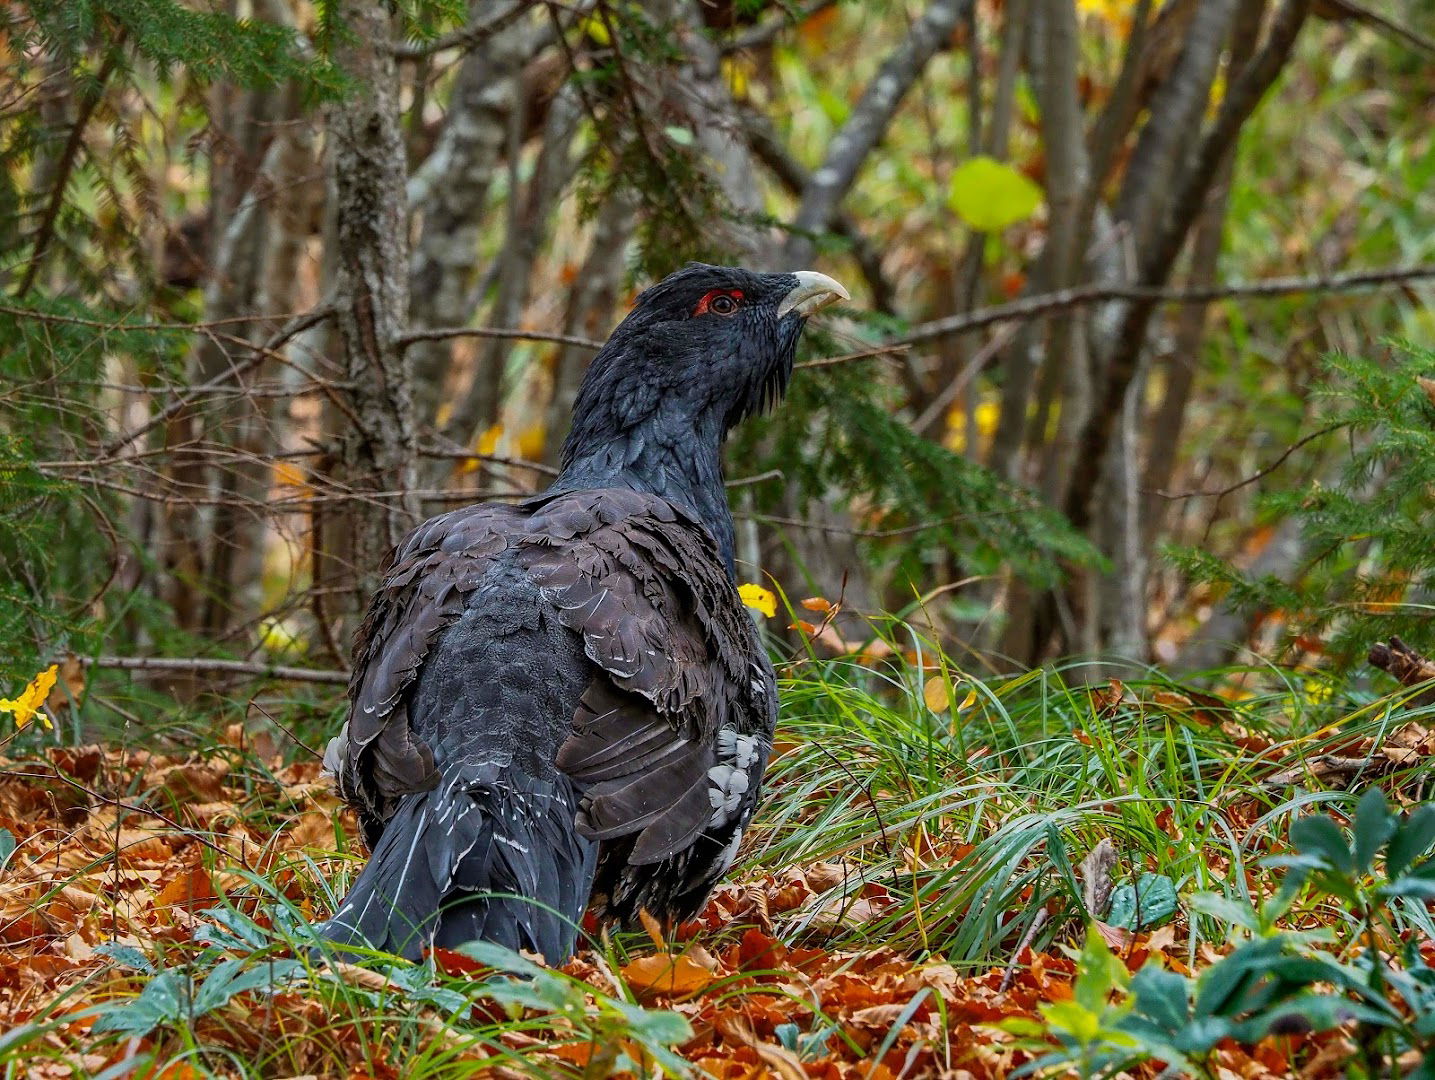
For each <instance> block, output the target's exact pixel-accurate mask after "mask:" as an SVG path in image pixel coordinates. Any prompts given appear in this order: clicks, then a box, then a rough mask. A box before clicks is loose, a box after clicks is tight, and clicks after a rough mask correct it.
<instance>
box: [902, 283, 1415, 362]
mask: <svg viewBox="0 0 1435 1080" xmlns="http://www.w3.org/2000/svg"><path fill="white" fill-rule="evenodd" d="M1430 279H1435V263H1419V264H1416V265H1414V266H1400V267H1394V268H1391V269H1387V270H1357V271H1354V272H1352V273H1346V274H1322V275H1319V276H1317V277H1278V278H1267V279H1266V280H1265V281H1251V282H1231V283H1229V284H1226V285H1212V286H1209V287H1204V288H1196V289H1169V288H1163V287H1159V286H1147V285H1082V286H1078V287H1077V288H1073V289H1062V290H1059V291H1057V292H1050V293H1042V294H1040V295H1037V296H1029V297H1027V298H1026V299H1024V300H1014V301H1012V302H1011V303H1010V304H997V305H994V306H992V307H986V308H980V309H978V310H977V311H973V312H970V313H968V314H965V315H953V316H951V317H950V318H946V319H934V320H932V321H931V322H926V323H919V324H918V325H917V326H914V327H913V328H912V329H911V330H909V331H907V333H905V334H903V335H902V336H901V337H898V338H895V339H894V340H893V341H892V342H890V344H893V345H918V344H921V343H923V342H926V341H934V340H936V339H937V338H942V337H946V336H947V335H948V334H961V333H965V332H966V331H968V330H976V329H980V328H981V327H984V326H992V325H995V324H996V323H1003V322H1015V321H1020V320H1022V319H1030V318H1033V317H1035V316H1038V315H1046V314H1048V313H1050V312H1053V311H1061V310H1064V309H1066V308H1073V307H1084V306H1086V305H1088V304H1102V303H1106V302H1108V301H1111V300H1140V301H1146V302H1149V303H1152V304H1208V303H1211V302H1212V301H1215V300H1235V299H1266V300H1268V299H1274V298H1276V297H1281V296H1293V295H1297V294H1301V293H1341V292H1355V291H1357V290H1360V289H1367V288H1379V287H1383V286H1392V285H1408V284H1410V283H1412V282H1416V281H1426V280H1430Z"/></svg>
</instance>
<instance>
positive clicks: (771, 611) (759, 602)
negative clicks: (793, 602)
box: [737, 582, 777, 619]
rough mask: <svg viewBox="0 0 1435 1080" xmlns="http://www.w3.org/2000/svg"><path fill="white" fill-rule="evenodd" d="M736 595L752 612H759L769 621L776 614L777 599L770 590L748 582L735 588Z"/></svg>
mask: <svg viewBox="0 0 1435 1080" xmlns="http://www.w3.org/2000/svg"><path fill="white" fill-rule="evenodd" d="M737 594H738V596H740V597H742V602H743V603H744V604H746V605H747V606H748V607H750V608H752V610H753V611H759V612H761V613H762V614H763V615H764V616H766V617H767V618H769V619H770V618H772V617H773V616H774V615H776V614H777V597H776V596H775V595H773V593H772V591H771V590H770V589H764V588H763V587H762V586H761V585H754V584H753V583H752V582H748V583H747V584H744V585H739V586H738V587H737Z"/></svg>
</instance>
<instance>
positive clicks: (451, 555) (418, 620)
mask: <svg viewBox="0 0 1435 1080" xmlns="http://www.w3.org/2000/svg"><path fill="white" fill-rule="evenodd" d="M523 519H524V515H523V514H522V513H521V512H519V511H518V510H516V509H515V508H513V507H511V506H506V505H503V504H499V503H485V504H482V505H478V506H470V507H465V508H463V509H461V510H455V511H452V512H451V513H448V514H441V515H439V516H438V517H435V518H431V519H430V520H428V521H426V522H424V523H423V524H422V525H420V526H419V527H418V528H417V529H415V530H414V531H413V532H412V533H410V534H409V535H408V537H406V538H405V539H404V541H403V543H402V544H400V545H399V547H397V548H396V549H395V550H394V551H393V552H392V553H391V554H390V556H389V558H388V560H387V562H386V563H385V565H384V567H383V571H382V584H381V585H380V586H379V589H378V591H377V592H375V594H374V596H373V598H372V599H371V600H370V602H369V607H368V610H367V611H366V613H365V615H364V619H363V621H362V622H361V623H360V625H359V628H358V630H357V632H356V633H355V638H354V667H353V675H352V677H351V678H350V680H349V700H350V713H349V722H348V724H346V725H345V729H344V733H343V734H342V735H341V736H340V738H339V739H338V740H336V743H337V744H338V745H333V744H331V747H330V752H329V753H328V754H326V755H325V759H326V764H328V765H329V768H330V771H331V772H332V773H333V774H334V775H335V777H336V778H337V781H338V789H339V794H340V795H341V796H342V797H343V798H345V799H346V800H347V801H348V802H350V803H351V804H353V805H354V806H355V807H356V808H358V809H359V810H361V811H363V812H366V813H367V814H368V815H369V816H370V817H372V818H374V819H376V820H377V821H378V822H382V821H385V820H387V819H388V817H389V816H390V815H391V814H392V813H393V810H394V807H395V806H396V805H397V802H398V800H399V799H400V798H402V797H403V796H404V795H408V794H412V793H414V792H417V791H426V790H428V789H430V788H432V787H434V786H435V784H437V782H438V771H437V769H436V767H435V764H434V757H433V751H432V750H431V749H430V748H429V747H428V746H427V745H426V744H425V743H424V741H423V740H422V739H420V738H418V737H417V736H416V735H415V734H414V732H413V728H412V726H411V724H410V717H409V696H410V694H411V692H412V688H413V684H414V681H415V680H416V679H417V678H418V674H419V668H420V667H421V666H422V665H423V662H424V658H425V657H426V656H427V654H428V652H429V649H430V648H431V647H432V646H433V644H434V643H435V641H436V640H437V638H438V636H439V634H440V633H442V632H443V630H445V629H446V628H447V627H448V626H449V625H450V624H452V623H453V622H454V621H455V620H456V619H457V618H458V617H459V616H460V615H461V614H462V613H463V609H464V606H465V604H466V603H467V598H468V595H469V594H470V593H471V592H472V591H473V590H474V589H475V588H477V587H478V584H479V582H480V581H481V579H482V578H483V575H484V574H485V573H486V572H487V570H488V568H489V565H490V562H491V560H492V559H493V558H494V557H495V556H497V555H498V554H500V553H501V552H503V551H505V550H506V549H507V547H508V545H509V544H510V543H511V542H512V540H513V539H514V538H515V537H516V536H517V535H518V534H519V532H520V530H521V529H522V527H523Z"/></svg>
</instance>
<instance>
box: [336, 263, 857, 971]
mask: <svg viewBox="0 0 1435 1080" xmlns="http://www.w3.org/2000/svg"><path fill="white" fill-rule="evenodd" d="M845 299H847V293H846V291H845V290H844V289H843V288H842V286H841V285H839V284H837V282H835V281H833V280H832V279H831V278H829V277H827V276H825V275H823V274H818V273H814V272H812V271H801V272H799V273H795V274H757V273H751V272H749V271H746V270H740V269H730V268H725V267H718V266H706V265H701V264H694V265H690V266H688V267H686V268H685V269H683V270H679V271H678V272H676V273H674V274H672V275H670V276H669V277H667V278H665V279H664V280H663V281H661V282H660V283H658V284H657V285H654V286H652V287H651V288H649V289H648V290H646V291H645V292H644V293H643V294H642V295H641V296H639V297H638V301H637V304H636V306H635V307H634V308H633V310H632V312H631V313H629V315H628V317H627V318H625V319H624V320H623V322H622V323H621V324H620V325H619V326H618V328H617V329H616V330H614V331H613V335H612V337H610V338H609V339H608V342H607V344H606V345H604V347H603V349H602V351H600V352H599V353H598V355H597V356H596V357H595V358H594V360H593V362H592V364H591V366H590V367H589V369H588V372H587V374H586V376H585V377H584V380H583V384H582V386H581V388H580V389H579V392H578V398H577V401H576V403H575V405H574V409H573V427H572V431H571V433H570V434H569V436H568V440H567V442H566V443H565V444H564V447H563V468H562V471H561V473H560V475H559V477H558V479H557V481H556V482H555V483H554V484H553V486H552V487H550V488H549V489H548V490H547V491H545V492H543V493H542V494H541V495H537V496H534V497H533V498H530V499H528V500H527V501H525V502H522V503H519V504H517V505H508V504H500V503H485V504H480V505H476V506H469V507H466V508H464V509H461V510H455V511H453V512H451V513H447V514H442V515H440V516H439V517H436V518H432V519H431V520H429V521H427V522H425V523H424V524H422V525H420V526H419V527H418V528H417V529H415V530H414V531H413V532H412V533H411V534H410V535H409V536H408V537H407V538H406V539H405V540H404V542H403V543H402V544H400V545H399V547H398V549H397V550H396V551H395V552H394V553H393V555H392V556H391V557H390V560H389V562H388V563H387V564H386V566H385V569H384V579H383V584H382V585H381V586H380V588H379V591H378V593H377V594H376V595H375V596H374V597H373V599H372V600H371V602H370V604H369V607H368V612H367V614H366V615H365V618H364V620H363V623H362V625H361V626H360V627H359V630H358V634H357V638H356V641H355V646H354V669H353V670H354V674H353V678H352V679H351V680H350V683H349V698H350V712H349V719H348V721H347V723H346V724H345V725H344V727H343V729H342V730H341V732H340V734H339V735H338V736H337V737H336V738H335V739H333V740H332V741H331V742H330V744H329V747H328V750H327V752H326V753H325V755H324V760H325V764H326V766H327V768H328V769H329V771H330V772H331V773H332V774H333V775H334V776H335V778H336V782H337V787H338V790H339V793H340V794H341V795H342V796H343V797H344V799H346V800H347V801H348V802H349V803H351V804H352V805H353V806H354V807H355V808H356V809H357V810H358V813H359V819H360V821H361V823H362V826H363V832H364V838H365V840H366V842H367V844H368V846H369V849H370V851H371V855H370V858H369V862H368V865H366V866H365V867H364V870H363V872H362V873H361V874H360V875H359V877H358V879H357V880H356V881H355V882H354V886H353V888H352V889H350V891H349V893H348V895H347V896H346V897H345V898H344V902H343V903H342V904H341V905H340V907H339V909H338V911H337V912H335V914H334V916H333V918H332V919H330V920H329V921H328V922H327V923H325V924H324V926H323V928H322V931H323V933H324V935H325V936H326V937H327V938H329V939H330V940H332V941H334V942H336V943H338V944H340V945H367V946H370V947H374V948H379V949H383V950H386V951H389V952H396V953H402V954H404V955H407V956H409V957H411V958H415V957H417V956H418V955H419V954H420V953H421V951H422V950H423V948H425V947H426V946H428V945H430V944H437V945H441V946H447V947H452V946H454V945H458V944H461V943H463V942H465V941H471V940H474V939H476V938H483V939H486V940H489V941H493V942H497V943H499V944H502V945H507V946H509V947H510V948H514V949H529V950H532V951H535V952H538V953H541V954H542V955H543V956H545V957H546V958H547V959H549V960H550V961H553V962H559V961H562V960H564V959H566V958H567V957H568V956H569V955H570V954H571V953H572V952H573V947H574V942H575V940H576V935H577V929H576V927H577V923H578V920H579V919H580V918H581V916H582V914H583V912H584V910H585V908H587V907H589V906H590V904H591V906H592V908H593V910H594V912H595V914H596V915H597V916H598V918H599V919H600V920H603V921H617V922H627V921H629V920H631V919H632V918H633V917H635V916H636V915H637V913H638V911H639V910H640V909H647V910H648V911H649V912H650V913H652V914H653V915H655V916H657V917H659V918H664V919H669V920H676V919H683V918H688V917H691V916H692V915H693V914H695V913H696V912H697V911H698V910H699V908H700V907H701V906H702V904H703V902H704V900H705V899H706V897H707V895H708V893H709V891H710V890H711V889H712V887H713V886H714V885H715V884H716V883H717V881H718V880H719V878H721V876H722V874H723V873H724V872H725V871H726V870H727V868H728V866H729V865H731V863H732V860H733V856H734V855H735V854H736V852H737V848H738V844H739V842H740V841H741V838H742V832H743V829H744V828H745V827H746V825H747V823H748V821H749V819H750V818H751V817H752V812H753V809H754V807H755V806H756V804H757V798H758V789H759V786H760V784H761V781H762V774H763V770H764V768H765V767H766V765H767V758H768V753H769V751H770V750H771V748H772V733H773V727H774V724H775V723H776V719H777V694H776V687H775V684H774V681H773V672H772V667H771V665H770V664H769V663H768V661H767V658H766V656H765V655H764V653H763V650H762V648H761V645H760V643H759V640H758V637H757V634H756V631H755V629H754V627H753V625H752V622H751V620H750V618H749V617H748V615H747V613H746V611H745V610H744V608H743V605H742V602H741V600H740V599H739V596H738V592H737V588H736V586H735V584H734V567H733V525H732V516H731V513H730V512H729V510H728V504H727V496H726V493H725V492H724V490H723V482H722V463H721V448H722V444H723V440H724V439H725V438H726V436H727V433H728V431H729V430H731V429H732V427H733V426H734V425H736V424H737V423H738V422H739V421H741V420H742V419H743V418H744V417H746V416H749V415H751V414H753V413H755V412H758V411H760V410H762V409H763V408H765V407H768V406H770V405H772V404H774V403H775V402H776V401H778V400H779V399H780V398H781V396H782V394H783V392H784V391H785V389H786V387H787V382H788V378H789V377H790V375H791V374H792V361H793V354H794V352H795V351H796V348H797V340H798V337H799V336H800V334H801V332H802V327H803V325H804V324H805V323H806V321H807V317H808V316H809V315H810V314H811V313H812V312H813V311H816V310H817V309H818V308H820V307H823V306H825V305H827V304H830V303H833V302H835V301H837V300H845Z"/></svg>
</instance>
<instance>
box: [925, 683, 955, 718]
mask: <svg viewBox="0 0 1435 1080" xmlns="http://www.w3.org/2000/svg"><path fill="white" fill-rule="evenodd" d="M922 700H923V701H924V702H926V704H927V708H929V709H931V710H932V712H934V713H944V712H946V711H947V710H948V709H949V708H951V705H952V698H951V693H950V692H949V690H948V688H947V680H946V679H945V678H943V677H942V676H940V675H934V676H932V677H931V678H930V679H928V680H927V682H926V684H925V685H924V686H923V687H922Z"/></svg>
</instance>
